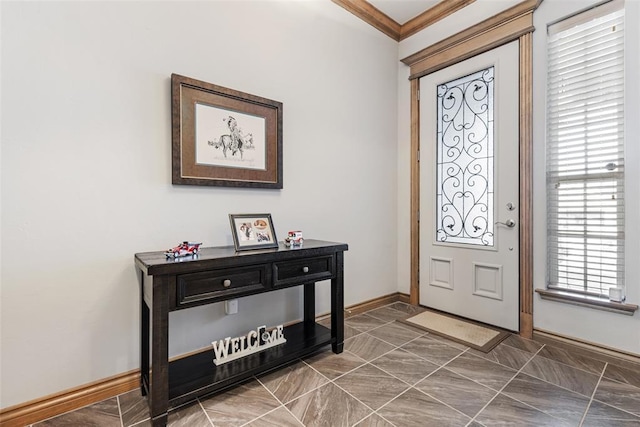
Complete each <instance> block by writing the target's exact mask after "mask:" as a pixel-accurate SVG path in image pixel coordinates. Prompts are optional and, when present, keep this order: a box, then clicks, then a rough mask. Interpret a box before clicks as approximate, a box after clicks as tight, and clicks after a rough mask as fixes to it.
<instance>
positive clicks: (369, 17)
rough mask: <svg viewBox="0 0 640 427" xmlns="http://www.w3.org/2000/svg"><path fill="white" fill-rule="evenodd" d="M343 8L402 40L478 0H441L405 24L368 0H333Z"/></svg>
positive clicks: (392, 36) (390, 35) (395, 38)
mask: <svg viewBox="0 0 640 427" xmlns="http://www.w3.org/2000/svg"><path fill="white" fill-rule="evenodd" d="M331 1H333V2H334V3H335V4H337V5H338V6H340V7H342V8H343V9H345V10H347V11H349V12H351V13H353V14H354V15H355V16H357V17H358V18H360V19H362V20H363V21H364V22H366V23H368V24H369V25H371V26H372V27H374V28H377V29H378V30H380V31H382V32H383V33H385V34H386V35H388V36H389V37H391V38H392V39H394V40H395V41H401V40H404V39H406V38H407V37H410V36H412V35H414V34H415V33H417V32H418V31H420V30H423V29H424V28H426V27H428V26H429V25H432V24H434V23H436V22H438V21H440V20H441V19H444V18H446V17H447V16H449V15H451V14H452V13H454V12H457V11H458V10H460V9H462V8H463V7H465V6H468V5H470V4H471V3H473V2H474V1H476V0H441V1H440V3H438V4H436V5H435V6H433V7H431V8H429V9H427V10H426V11H424V12H423V13H421V14H420V15H418V16H416V17H415V18H412V19H410V20H409V21H407V22H406V23H404V24H402V25H401V24H399V23H398V22H396V21H394V20H393V19H392V18H390V17H389V16H388V15H386V14H385V13H384V12H382V11H381V10H380V9H378V8H376V7H375V6H373V5H372V4H371V3H369V2H367V1H366V0H331Z"/></svg>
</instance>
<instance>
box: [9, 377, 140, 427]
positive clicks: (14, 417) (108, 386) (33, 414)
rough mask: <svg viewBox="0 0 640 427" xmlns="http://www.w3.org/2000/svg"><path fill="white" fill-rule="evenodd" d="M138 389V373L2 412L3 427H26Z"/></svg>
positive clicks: (95, 383)
mask: <svg viewBox="0 0 640 427" xmlns="http://www.w3.org/2000/svg"><path fill="white" fill-rule="evenodd" d="M137 387H140V372H139V371H138V370H135V371H130V372H125V373H124V374H119V375H114V376H112V377H108V378H104V379H102V380H98V381H95V382H92V383H89V384H85V385H83V386H79V387H75V388H72V389H69V390H66V391H63V392H60V393H55V394H51V395H49V396H45V397H42V398H40V399H36V400H32V401H29V402H25V403H22V404H19V405H15V406H11V407H8V408H6V409H3V410H2V411H0V426H1V427H23V426H26V425H29V424H32V423H35V422H38V421H42V420H46V419H48V418H51V417H55V416H56V415H60V414H64V413H65V412H69V411H74V410H76V409H79V408H82V407H84V406H87V405H91V404H93V403H97V402H100V401H102V400H105V399H109V398H111V397H115V396H117V395H119V394H122V393H126V392H128V391H131V390H134V389H135V388H137Z"/></svg>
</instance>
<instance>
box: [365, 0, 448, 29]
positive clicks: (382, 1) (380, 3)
mask: <svg viewBox="0 0 640 427" xmlns="http://www.w3.org/2000/svg"><path fill="white" fill-rule="evenodd" d="M369 3H370V4H372V5H373V6H374V7H375V8H376V9H378V10H380V11H381V12H383V13H384V14H385V15H387V16H388V17H389V18H391V19H393V20H394V21H396V22H397V23H398V24H400V25H402V24H404V23H406V22H407V21H409V20H410V19H412V18H415V17H416V16H418V15H420V14H421V13H422V12H425V11H426V10H428V9H431V8H432V7H433V6H435V5H436V4H438V3H440V0H369Z"/></svg>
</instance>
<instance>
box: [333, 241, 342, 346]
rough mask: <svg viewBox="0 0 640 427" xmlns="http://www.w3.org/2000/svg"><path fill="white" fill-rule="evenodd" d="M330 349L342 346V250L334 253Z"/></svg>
mask: <svg viewBox="0 0 640 427" xmlns="http://www.w3.org/2000/svg"><path fill="white" fill-rule="evenodd" d="M331 340H332V344H331V349H332V350H333V352H334V353H342V350H343V347H344V252H337V253H336V277H335V278H334V279H331Z"/></svg>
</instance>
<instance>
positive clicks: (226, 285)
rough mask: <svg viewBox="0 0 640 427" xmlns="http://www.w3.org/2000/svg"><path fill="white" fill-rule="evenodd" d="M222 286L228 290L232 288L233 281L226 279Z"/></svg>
mask: <svg viewBox="0 0 640 427" xmlns="http://www.w3.org/2000/svg"><path fill="white" fill-rule="evenodd" d="M222 286H224V287H225V288H228V287H229V286H231V280H229V279H226V280H225V281H224V282H222Z"/></svg>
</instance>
